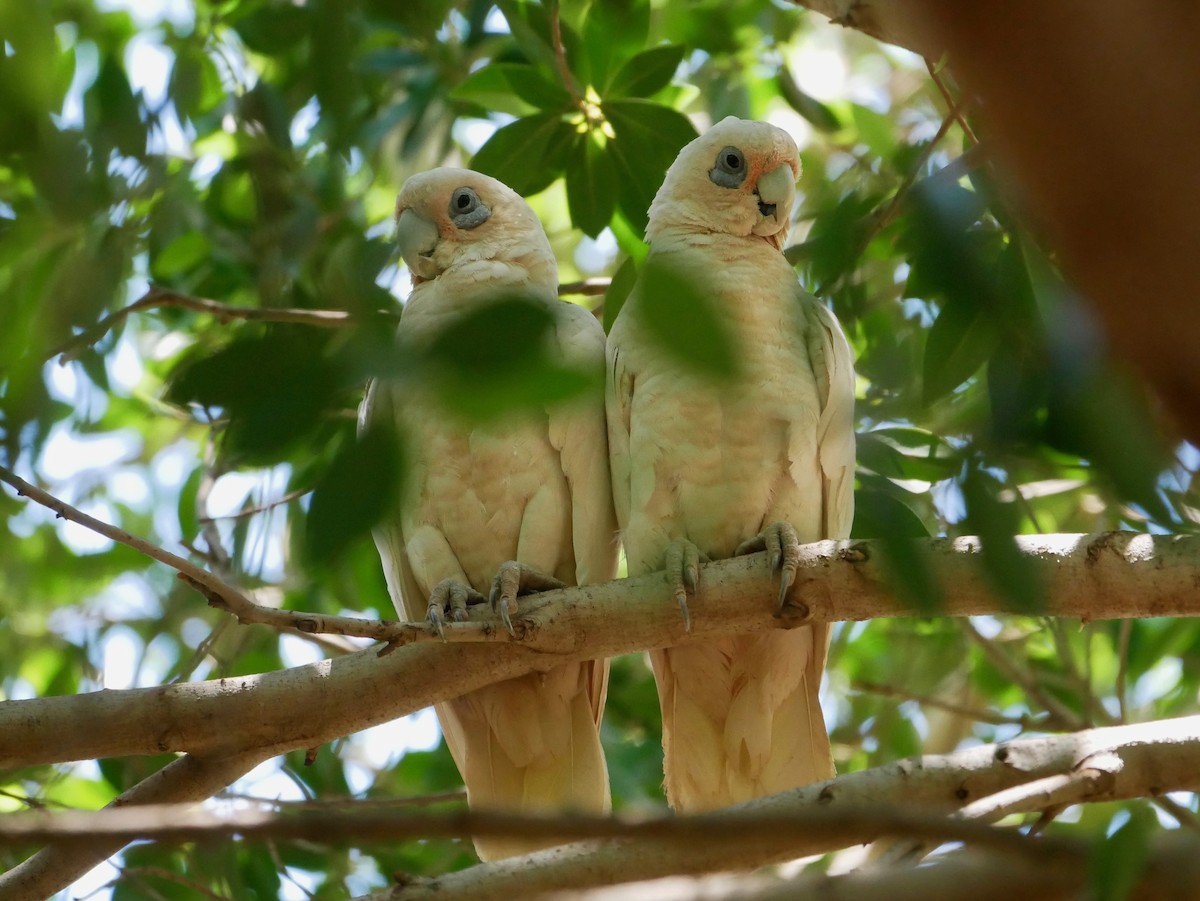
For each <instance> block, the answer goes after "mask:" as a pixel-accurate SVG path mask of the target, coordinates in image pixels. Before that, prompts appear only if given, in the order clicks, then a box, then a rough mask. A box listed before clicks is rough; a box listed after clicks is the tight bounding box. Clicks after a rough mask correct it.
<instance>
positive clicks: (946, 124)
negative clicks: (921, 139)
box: [813, 108, 957, 296]
mask: <svg viewBox="0 0 1200 901" xmlns="http://www.w3.org/2000/svg"><path fill="white" fill-rule="evenodd" d="M956 112H957V108H955V109H952V110H951V111H950V113H949V114H947V115H946V117H945V118H944V119H943V120H942V124H941V126H940V127H939V128H938V130H937V134H935V135H934V136H933V140H931V141H930V142H929V143H928V144H926V145H925V147H924V148H922V150H921V153H920V154H919V155H918V156H917V159H916V160H915V161H914V162H913V164H912V166H911V167H910V169H909V171H908V174H907V175H905V176H904V181H902V182H901V183H900V187H898V188H897V189H896V193H895V194H893V195H892V197H891V199H890V200H889V201H888V203H887V206H885V207H883V209H882V210H879V211H877V212H875V213H873V214H872V218H871V224H870V227H869V228H867V229H866V230H865V231H864V233H863V236H862V237H861V238H860V239H859V241H858V244H857V246H856V247H855V249H854V254H853V255H852V256H851V259H853V260H857V259H859V258H860V257H861V256H862V255H863V254H864V253H866V250H867V248H868V247H869V246H870V245H871V242H872V241H873V240H874V239H875V236H876V235H878V234H879V233H880V232H882V231H883V230H884V229H885V228H887V227H888V226H889V225H890V224H891V223H892V221H893V220H894V219H895V218H896V215H897V214H898V213H899V211H900V204H901V203H902V202H903V201H904V199H905V198H906V197H907V196H908V194H909V192H910V191H911V190H912V187H913V185H914V184H916V181H917V177H918V176H919V175H920V174H921V170H922V169H923V168H924V167H925V163H926V162H928V161H929V158H930V157H931V156H932V155H933V151H934V150H935V149H936V148H937V145H938V144H939V143H940V142H941V140H942V138H944V137H945V136H946V133H947V132H948V131H949V130H950V126H951V125H953V124H954V121H955V120H954V114H955V113H956ZM847 271H849V270H847ZM844 274H845V273H844V272H843V273H842V274H840V275H839V276H838V279H840V278H842V276H843V275H844ZM836 283H837V282H836V281H835V282H834V283H833V284H836ZM831 287H832V285H818V286H817V288H816V289H815V290H814V291H813V293H814V294H816V295H817V296H821V295H823V294H826V293H828V291H829V290H830V289H831Z"/></svg>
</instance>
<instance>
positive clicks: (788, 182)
mask: <svg viewBox="0 0 1200 901" xmlns="http://www.w3.org/2000/svg"><path fill="white" fill-rule="evenodd" d="M754 193H755V195H757V197H758V211H759V213H760V214H762V219H760V220H759V221H758V222H756V223H755V224H754V228H752V229H751V231H753V232H754V234H756V235H763V236H769V235H774V234H778V233H779V232H781V231H783V230H784V229H786V228H787V227H788V223H789V221H790V219H791V215H792V200H793V199H795V197H796V174H795V173H794V172H793V171H792V167H791V166H789V165H788V164H787V163H784V164H783V165H782V166H780V167H779V168H777V169H772V170H771V171H770V172H767V173H764V174H763V175H762V176H760V177H759V179H758V185H757V186H756V187H755V190H754Z"/></svg>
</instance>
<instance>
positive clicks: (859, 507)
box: [851, 479, 929, 597]
mask: <svg viewBox="0 0 1200 901" xmlns="http://www.w3.org/2000/svg"><path fill="white" fill-rule="evenodd" d="M902 493H903V489H901V488H898V487H896V486H895V485H891V484H888V483H887V482H885V481H883V480H875V479H864V480H862V487H860V488H859V490H858V491H856V492H854V529H853V531H852V532H851V537H853V538H883V539H892V538H928V537H929V529H928V527H926V525H925V523H924V521H923V520H922V519H921V517H920V516H918V515H917V513H916V511H915V510H913V508H912V507H910V506H909V505H908V504H906V503H905V502H904V501H903V500H902V499H901V497H900V495H901V494H902ZM927 595H929V592H928V591H922V596H923V597H925V596H927Z"/></svg>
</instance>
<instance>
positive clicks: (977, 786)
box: [372, 716, 1200, 901]
mask: <svg viewBox="0 0 1200 901" xmlns="http://www.w3.org/2000/svg"><path fill="white" fill-rule="evenodd" d="M1101 754H1110V755H1112V757H1113V759H1114V760H1115V761H1116V762H1118V763H1119V767H1116V771H1115V772H1113V773H1112V779H1111V781H1107V780H1106V781H1105V782H1104V783H1103V784H1102V785H1098V786H1097V789H1098V790H1097V791H1096V793H1094V794H1092V795H1090V796H1089V797H1090V798H1091V799H1092V800H1096V801H1100V800H1117V799H1121V798H1133V797H1143V796H1146V795H1155V794H1158V793H1161V792H1163V791H1169V790H1173V789H1172V788H1171V786H1174V787H1177V788H1186V789H1195V788H1197V787H1200V767H1198V766H1197V761H1198V760H1200V716H1195V717H1185V718H1181V719H1177V720H1163V721H1160V722H1156V723H1145V724H1142V725H1140V726H1114V727H1108V728H1104V729H1092V730H1088V731H1086V732H1080V733H1075V734H1071V735H1059V736H1051V737H1046V738H1030V739H1020V740H1017V741H1012V742H1006V743H1003V744H999V745H987V746H982V747H976V748H970V749H968V750H966V751H957V752H954V753H952V754H943V755H930V756H925V757H915V758H909V759H907V760H901V761H898V762H896V763H892V764H888V765H886V766H882V767H876V768H873V769H870V770H863V771H862V772H858V773H849V774H847V775H844V776H839V777H837V778H836V779H833V780H830V781H828V782H825V783H820V784H817V785H810V786H806V787H805V788H801V789H796V790H794V791H790V792H783V793H781V794H778V795H772V796H770V797H767V798H760V799H758V800H756V801H751V802H749V803H747V804H741V805H738V806H737V807H734V808H730V809H729V810H728V811H726V812H723V813H717V814H713V815H711V819H712V820H713V821H716V820H718V819H724V821H725V823H726V824H727V828H725V829H722V830H720V831H719V833H718V834H716V835H715V836H713V837H712V840H711V841H700V840H698V839H696V840H692V841H688V842H674V841H668V840H666V839H664V838H662V837H660V836H659V835H657V834H651V835H639V836H637V837H636V838H634V837H626V838H622V839H617V840H613V841H607V842H594V841H593V842H579V843H576V844H572V845H566V846H563V847H559V848H553V849H548V850H546V851H539V852H536V853H534V854H531V855H528V856H525V857H519V858H513V859H512V860H508V861H500V862H497V863H492V864H480V865H479V866H475V867H472V868H470V869H467V870H462V871H460V872H457V873H448V874H446V875H444V876H440V877H437V878H434V879H430V880H425V881H421V882H418V883H414V884H411V885H408V886H404V887H401V888H397V889H394V890H392V891H391V892H388V893H380V894H378V895H375V896H372V897H373V898H378V899H383V898H391V899H395V901H400V899H402V901H433V899H435V898H436V899H437V901H508V899H512V898H528V897H534V896H537V895H539V894H541V893H544V892H551V891H557V892H577V891H580V890H583V889H587V888H594V887H598V886H604V885H613V884H617V883H624V882H630V881H637V880H646V879H656V878H661V877H665V876H668V875H688V874H698V873H706V872H717V871H727V870H731V869H751V868H754V867H759V866H763V865H766V864H770V863H775V862H778V861H781V860H788V859H793V858H796V857H802V856H806V855H810V854H823V853H827V852H829V851H834V850H837V849H839V848H844V847H849V846H850V845H855V844H863V843H866V842H870V841H873V840H875V839H876V838H878V837H880V836H881V835H885V834H897V833H901V832H903V830H902V829H900V828H899V823H898V822H895V823H893V824H891V825H881V823H880V822H879V821H876V822H873V823H872V822H870V815H869V813H867V814H865V815H864V817H865V818H864V819H863V820H861V821H858V820H856V819H855V817H854V814H853V812H854V811H868V812H869V811H870V810H873V809H874V810H886V811H889V814H888V815H889V816H890V812H891V811H898V812H904V811H909V812H914V813H915V815H916V816H917V817H923V816H925V815H927V814H928V813H929V812H930V811H939V810H940V811H944V812H946V813H950V812H951V811H953V810H955V809H958V808H963V807H964V806H967V805H969V804H970V803H971V802H972V801H974V800H975V799H979V798H988V797H992V796H995V795H996V794H997V793H999V792H1003V791H1005V790H1006V789H1012V788H1014V787H1017V786H1022V785H1027V784H1030V783H1036V782H1038V781H1039V780H1044V779H1048V778H1050V777H1053V776H1056V775H1058V776H1062V775H1069V774H1072V773H1075V772H1077V771H1079V770H1080V769H1082V768H1086V767H1088V765H1089V764H1088V761H1094V760H1096V759H1097V758H1098V757H1099V755H1101ZM1013 798H1014V803H1013V804H1012V805H1011V810H1020V809H1022V806H1023V805H1020V804H1017V803H1015V794H1014V795H1013ZM1042 800H1043V796H1042V795H1041V794H1040V793H1038V792H1026V794H1025V802H1026V805H1025V809H1028V810H1036V809H1038V807H1037V805H1038V804H1039V803H1040V802H1041V801H1042ZM917 809H923V811H924V812H923V813H916V810H917ZM1010 812H1011V811H1010ZM760 816H761V817H778V818H779V819H778V823H779V824H780V831H779V832H778V833H776V834H771V833H770V831H769V830H768V831H766V832H765V833H763V834H759V833H758V832H757V831H755V832H754V834H753V835H750V834H747V833H743V832H742V831H741V830H742V825H743V824H744V823H749V822H752V820H753V818H754V817H760ZM793 816H794V817H796V818H797V819H796V820H795V821H794V822H796V823H799V822H800V821H801V818H807V817H809V816H812V817H813V819H812V820H807V819H805V822H806V823H807V825H808V828H807V829H796V830H795V832H793V831H792V829H791V827H789V826H785V825H783V824H785V823H787V822H789V820H788V817H793ZM843 816H845V819H844V820H843V819H841V817H843ZM817 817H827V818H828V819H825V820H821V821H820V822H819V823H818V820H817ZM697 819H699V818H697ZM977 825H981V824H977ZM668 828H669V827H668ZM785 833H786V834H785ZM909 834H910V835H911V834H912V833H909ZM990 834H991V835H992V836H995V835H1006V836H1007V837H1008V838H1007V839H1006V841H1007V840H1009V839H1011V840H1012V842H1013V843H1012V845H1011V846H1009V847H1010V849H1011V850H1017V851H1021V850H1023V849H1026V848H1030V847H1033V844H1032V842H1031V840H1030V839H1028V838H1027V837H1025V836H1022V835H1020V834H1019V833H1016V832H1011V831H1008V830H999V829H994V828H993V829H992V832H991V833H990ZM935 838H936V836H935ZM1037 841H1038V842H1041V841H1045V839H1038V840H1037ZM1038 847H1042V848H1056V847H1058V845H1057V844H1046V845H1038ZM1063 847H1064V848H1065V847H1067V846H1066V845H1064V846H1063ZM893 875H895V874H893ZM791 897H797V895H795V894H793V895H791Z"/></svg>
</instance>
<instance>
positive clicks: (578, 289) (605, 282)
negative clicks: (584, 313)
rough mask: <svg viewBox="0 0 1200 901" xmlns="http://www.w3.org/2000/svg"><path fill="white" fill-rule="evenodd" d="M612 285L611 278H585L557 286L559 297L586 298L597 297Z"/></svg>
mask: <svg viewBox="0 0 1200 901" xmlns="http://www.w3.org/2000/svg"><path fill="white" fill-rule="evenodd" d="M611 284H612V279H611V278H585V279H583V280H581V281H577V282H563V283H562V284H561V285H559V286H558V293H559V296H562V295H563V294H582V295H585V296H587V297H599V296H600V295H602V294H604V292H605V291H607V290H608V286H609V285H611Z"/></svg>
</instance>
